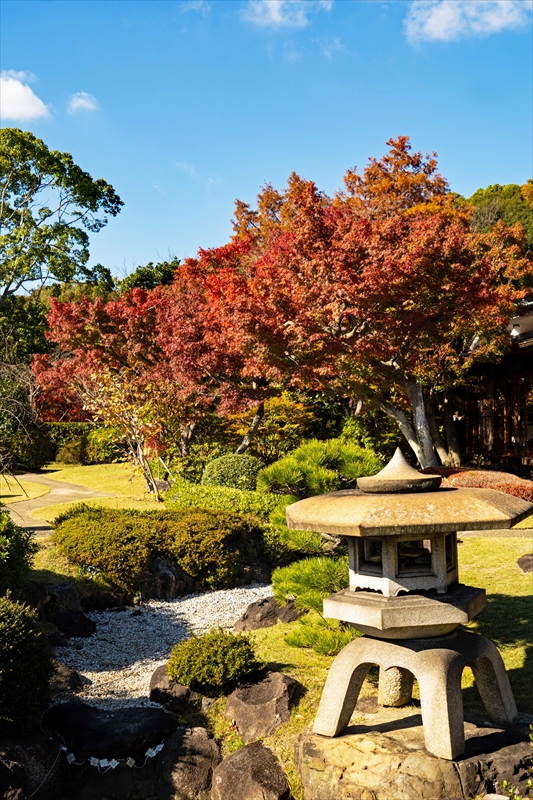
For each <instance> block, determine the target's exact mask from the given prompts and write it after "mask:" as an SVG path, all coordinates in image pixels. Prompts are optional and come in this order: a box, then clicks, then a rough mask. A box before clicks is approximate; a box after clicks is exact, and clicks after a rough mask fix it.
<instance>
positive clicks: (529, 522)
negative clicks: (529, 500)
mask: <svg viewBox="0 0 533 800" xmlns="http://www.w3.org/2000/svg"><path fill="white" fill-rule="evenodd" d="M513 528H533V511H532V512H531V514H530V515H529V516H528V517H526V518H525V519H523V520H522V522H519V523H518V524H517V525H513Z"/></svg>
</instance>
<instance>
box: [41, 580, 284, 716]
mask: <svg viewBox="0 0 533 800" xmlns="http://www.w3.org/2000/svg"><path fill="white" fill-rule="evenodd" d="M271 595H272V587H271V586H268V585H254V586H242V587H240V588H238V589H228V590H224V591H219V592H206V593H204V594H193V595H187V596H186V597H180V598H177V599H176V600H170V601H163V600H150V601H148V602H147V603H145V604H144V605H143V606H141V607H139V608H138V609H135V610H134V609H131V608H128V609H127V610H125V611H120V612H117V611H93V612H91V613H88V614H87V616H88V617H90V619H92V620H94V622H95V623H96V633H94V634H93V635H92V636H91V637H89V638H87V639H71V640H70V642H69V645H68V647H62V648H58V649H57V650H56V657H57V658H58V660H60V661H62V662H63V663H65V664H67V665H68V666H69V667H71V668H72V669H75V670H76V671H77V672H79V674H80V675H81V677H82V679H83V680H84V683H85V686H84V689H83V690H82V691H81V692H79V693H78V697H80V699H82V700H83V701H84V702H87V703H89V704H90V705H93V706H98V707H99V708H106V709H112V708H116V707H118V706H121V707H123V706H127V705H129V706H148V705H154V704H153V703H151V702H150V700H149V698H148V694H149V684H150V678H151V676H152V673H153V672H154V670H155V669H156V668H157V667H159V666H161V665H162V664H165V663H166V662H167V660H168V657H169V655H170V651H171V650H172V648H173V646H174V645H175V644H176V643H177V642H179V641H181V640H183V639H187V638H188V637H189V636H190V635H191V634H193V633H194V634H197V635H200V634H202V633H205V632H206V631H209V630H211V628H217V627H219V626H220V627H222V628H227V629H231V628H233V626H234V625H235V623H236V622H237V620H238V619H239V618H240V617H241V616H242V615H243V613H244V611H246V609H247V608H248V606H249V605H250V603H253V602H255V601H256V600H260V599H262V598H263V597H270V596H271ZM65 699H67V698H66V697H65Z"/></svg>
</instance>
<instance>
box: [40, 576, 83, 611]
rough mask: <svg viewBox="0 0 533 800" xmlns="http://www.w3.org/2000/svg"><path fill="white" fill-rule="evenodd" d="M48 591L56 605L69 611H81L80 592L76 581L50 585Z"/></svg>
mask: <svg viewBox="0 0 533 800" xmlns="http://www.w3.org/2000/svg"><path fill="white" fill-rule="evenodd" d="M48 591H49V592H50V596H51V598H52V602H53V603H54V605H56V606H59V607H60V608H64V609H67V610H68V611H81V605H80V594H79V592H78V587H77V586H76V584H75V583H74V581H71V582H69V583H58V584H56V585H55V586H48Z"/></svg>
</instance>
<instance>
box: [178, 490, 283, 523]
mask: <svg viewBox="0 0 533 800" xmlns="http://www.w3.org/2000/svg"><path fill="white" fill-rule="evenodd" d="M279 503H280V497H279V496H276V495H273V494H270V495H269V494H266V493H265V494H260V493H259V492H251V491H248V490H245V489H232V488H230V487H229V486H203V485H198V484H196V483H187V482H185V481H183V482H180V483H177V484H176V485H175V486H173V487H172V488H171V489H170V490H169V491H168V492H167V493H166V495H165V505H166V506H167V508H169V509H171V510H173V511H177V510H185V509H190V508H209V509H211V510H212V511H232V512H237V513H239V514H253V515H254V516H256V517H259V518H260V519H262V520H268V518H269V516H270V513H271V512H272V511H273V509H274V508H276V506H277V505H279Z"/></svg>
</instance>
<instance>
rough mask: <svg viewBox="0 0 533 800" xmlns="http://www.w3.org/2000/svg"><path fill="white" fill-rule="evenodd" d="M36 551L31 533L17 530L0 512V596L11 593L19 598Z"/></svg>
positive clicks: (6, 516)
mask: <svg viewBox="0 0 533 800" xmlns="http://www.w3.org/2000/svg"><path fill="white" fill-rule="evenodd" d="M38 549H39V548H38V545H37V543H36V542H35V541H34V540H33V534H32V533H31V531H25V530H23V529H22V528H19V526H18V525H15V523H14V522H13V520H12V519H11V518H10V516H9V515H8V514H7V512H5V511H2V512H0V595H5V594H6V593H7V592H8V591H11V593H12V594H13V596H14V597H20V595H21V593H22V589H23V587H24V584H25V582H26V579H27V577H28V572H29V570H30V568H31V563H32V559H33V556H34V555H35V553H36V552H37V550H38Z"/></svg>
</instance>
